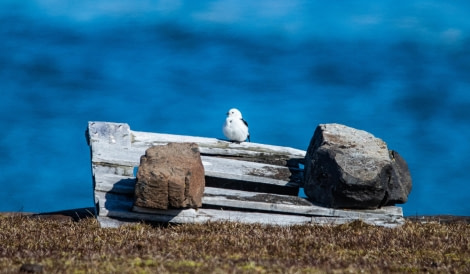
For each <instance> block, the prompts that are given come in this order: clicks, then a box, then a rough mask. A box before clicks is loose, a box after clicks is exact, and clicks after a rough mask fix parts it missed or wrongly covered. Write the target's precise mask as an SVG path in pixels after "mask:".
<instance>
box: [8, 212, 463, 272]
mask: <svg viewBox="0 0 470 274" xmlns="http://www.w3.org/2000/svg"><path fill="white" fill-rule="evenodd" d="M25 264H30V265H29V266H28V265H25ZM22 266H23V269H24V270H30V271H40V270H41V269H42V271H43V272H44V273H90V272H93V273H97V272H98V273H227V272H229V273H323V272H332V273H335V272H338V273H342V272H352V273H356V272H360V271H364V272H370V273H376V272H459V273H470V224H468V222H450V223H441V224H440V223H420V222H414V221H407V223H406V224H405V225H404V226H402V227H400V228H395V229H389V228H383V227H373V226H368V225H365V224H364V223H361V222H355V223H351V224H348V225H340V226H309V225H304V226H292V227H275V226H262V225H243V224H238V223H208V224H203V225H200V224H191V225H170V226H150V225H145V224H135V225H129V226H124V227H121V228H117V229H109V228H108V229H102V228H99V226H98V223H97V221H96V220H95V219H93V218H87V219H84V220H81V221H79V222H74V221H70V220H68V219H60V218H59V219H51V218H45V219H43V218H31V217H27V216H20V215H13V216H7V215H0V272H2V273H11V272H18V271H19V270H20V268H21V267H22Z"/></svg>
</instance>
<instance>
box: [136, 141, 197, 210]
mask: <svg viewBox="0 0 470 274" xmlns="http://www.w3.org/2000/svg"><path fill="white" fill-rule="evenodd" d="M204 186H205V177H204V166H203V165H202V161H201V155H200V153H199V149H198V146H197V144H195V143H169V144H168V145H164V146H153V147H150V148H149V149H147V151H146V152H145V155H143V156H142V157H141V159H140V165H139V169H138V172H137V182H136V185H135V202H134V205H136V206H139V207H147V208H156V209H168V208H188V207H191V208H196V207H201V206H202V196H203V194H204Z"/></svg>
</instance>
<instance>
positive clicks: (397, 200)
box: [387, 150, 412, 205]
mask: <svg viewBox="0 0 470 274" xmlns="http://www.w3.org/2000/svg"><path fill="white" fill-rule="evenodd" d="M390 159H391V160H392V176H391V178H390V182H389V184H388V194H389V197H388V203H387V205H393V204H404V203H406V202H407V201H408V195H409V194H410V192H411V187H412V183H411V175H410V171H409V169H408V164H407V163H406V162H405V159H403V158H402V157H401V156H400V154H398V152H396V151H394V150H391V151H390Z"/></svg>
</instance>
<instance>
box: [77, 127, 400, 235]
mask: <svg viewBox="0 0 470 274" xmlns="http://www.w3.org/2000/svg"><path fill="white" fill-rule="evenodd" d="M86 137H87V141H88V144H89V146H90V150H91V165H92V174H93V186H94V195H95V205H96V210H97V216H98V217H97V218H98V220H99V222H100V224H101V226H102V227H117V226H120V225H122V224H125V223H129V222H140V221H144V222H158V223H200V222H208V221H235V222H242V223H262V224H275V225H296V224H342V223H346V222H351V221H354V220H362V221H364V222H366V223H369V224H374V225H381V226H387V227H395V226H397V225H401V224H403V223H404V218H403V212H402V209H401V208H400V207H396V206H389V207H383V208H381V209H376V210H346V209H333V208H326V207H321V206H318V205H314V204H312V203H311V202H309V201H308V200H307V199H305V198H302V197H299V195H298V194H299V185H300V183H301V180H302V176H303V160H304V156H305V151H303V150H298V149H294V148H289V147H280V146H272V145H264V144H256V143H246V142H245V143H241V144H236V143H231V142H228V141H225V140H219V139H215V138H202V137H192V136H180V135H170V134H159V133H149V132H139V131H132V130H131V129H130V127H129V125H128V124H123V123H109V122H89V123H88V129H87V133H86ZM169 142H195V143H197V144H198V145H199V149H200V152H201V158H202V162H203V165H204V169H205V176H206V187H205V191H204V197H203V207H202V208H199V209H171V210H155V209H146V208H139V207H135V206H133V202H134V185H135V182H136V178H135V174H136V170H137V168H138V166H139V164H140V157H141V156H142V155H143V154H144V153H145V150H146V149H147V148H149V147H151V146H154V145H163V144H167V143H169Z"/></svg>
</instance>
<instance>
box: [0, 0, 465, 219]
mask: <svg viewBox="0 0 470 274" xmlns="http://www.w3.org/2000/svg"><path fill="white" fill-rule="evenodd" d="M469 16H470V2H469V1H462V0H460V1H459V0H456V1H438V0H428V1H424V0H423V1H419V0H416V1H413V0H411V1H364V0H359V1H300V0H297V1H296V0H285V1H273V0H260V1H243V0H242V1H234V0H221V1H169V0H166V1H150V0H147V1H123V0H113V1H103V0H102V1H91V0H82V1H56V0H32V1H15V0H12V1H8V0H7V1H5V0H0V91H1V95H0V96H1V97H0V98H1V100H0V113H1V114H0V126H1V128H2V133H1V135H0V153H1V157H0V165H1V172H2V173H1V176H2V177H1V181H0V184H1V190H0V211H25V212H46V211H55V210H63V209H72V208H79V207H91V206H93V191H92V180H91V168H90V155H89V148H88V146H87V144H86V141H85V134H84V132H85V129H86V127H87V122H88V121H110V122H124V123H128V124H129V125H130V127H131V129H133V130H139V131H151V132H160V133H171V134H184V135H194V136H204V137H215V138H223V134H222V130H221V128H222V124H223V122H224V119H225V113H226V112H227V110H228V109H229V108H231V107H237V108H238V109H240V110H241V111H242V113H243V115H244V118H245V119H246V120H247V121H248V122H249V125H250V132H251V136H252V142H257V143H266V144H273V145H281V146H290V147H294V148H299V149H304V150H306V149H307V147H308V144H309V141H310V138H311V137H312V135H313V132H314V130H315V128H316V126H317V125H318V124H321V123H341V124H345V125H347V126H350V127H354V128H357V129H362V130H366V131H368V132H370V133H372V134H374V135H375V136H376V137H379V138H381V139H383V140H384V141H385V142H386V143H387V144H388V146H389V149H393V150H396V151H398V152H399V153H400V154H401V155H402V156H403V158H404V159H405V160H406V161H407V163H408V165H409V168H410V171H411V175H412V179H413V189H412V192H411V194H410V196H409V200H408V202H407V203H406V204H404V205H402V207H403V209H404V213H405V215H407V216H413V215H436V214H453V215H467V216H468V215H470V203H469V198H470V160H469V159H468V157H469V155H470V146H469V141H470V20H469Z"/></svg>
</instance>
